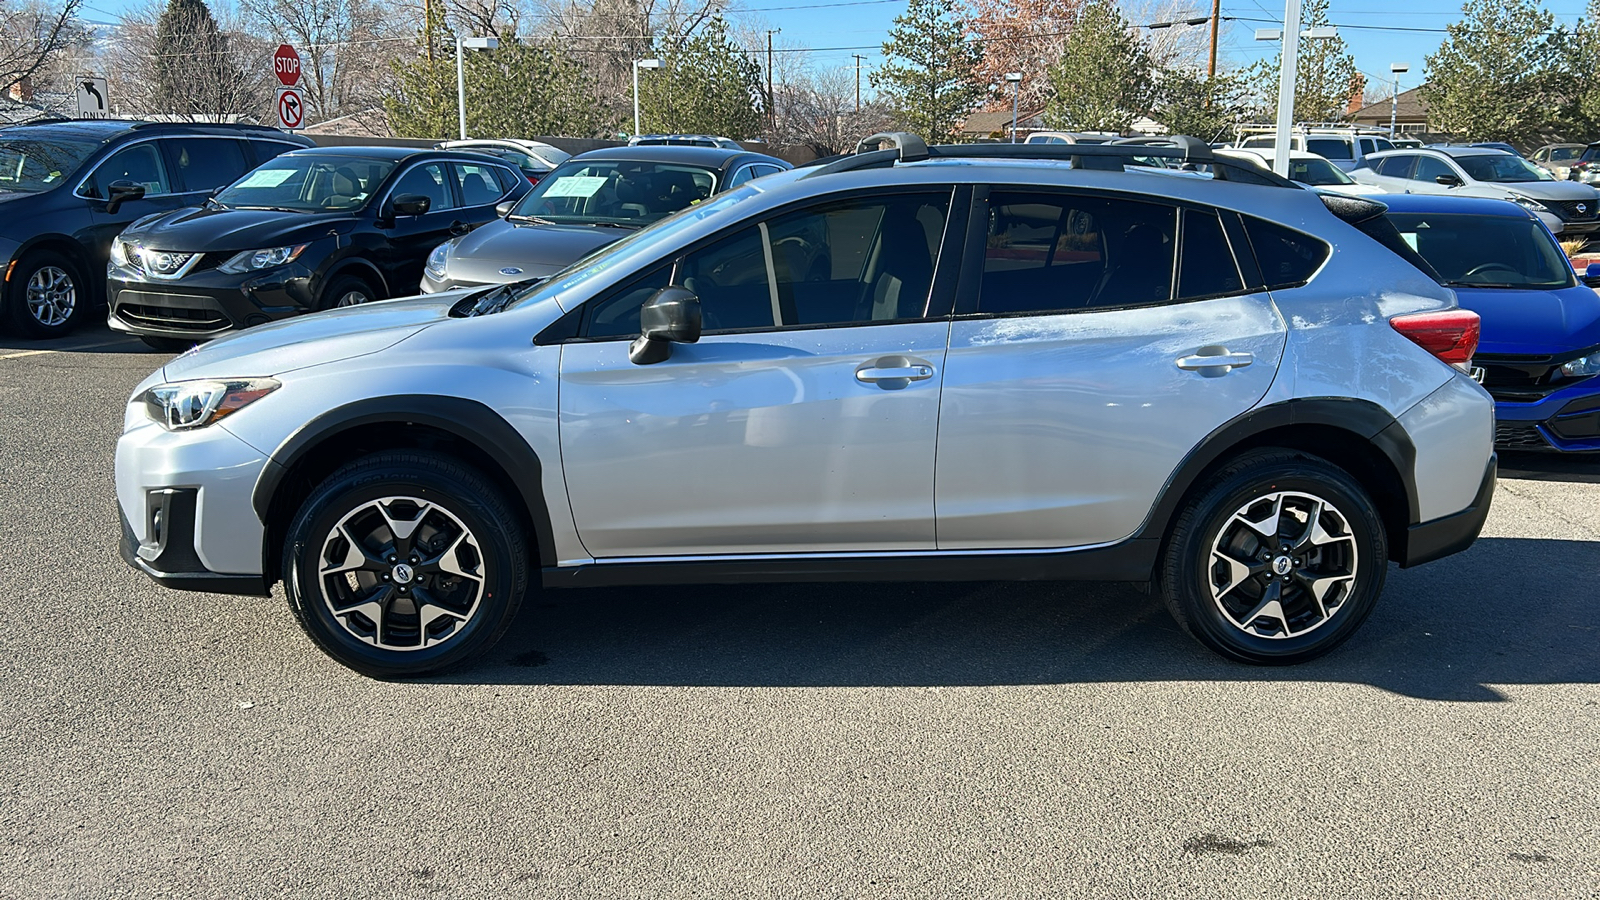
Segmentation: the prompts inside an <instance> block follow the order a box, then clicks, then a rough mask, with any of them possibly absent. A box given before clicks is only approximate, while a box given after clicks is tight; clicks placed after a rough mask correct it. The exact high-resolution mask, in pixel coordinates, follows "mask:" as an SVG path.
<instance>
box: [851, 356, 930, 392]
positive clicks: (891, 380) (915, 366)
mask: <svg viewBox="0 0 1600 900" xmlns="http://www.w3.org/2000/svg"><path fill="white" fill-rule="evenodd" d="M932 377H933V366H932V365H930V364H929V363H928V362H927V361H926V360H921V359H914V358H912V357H908V356H881V357H879V358H877V359H873V360H868V361H867V362H864V363H862V364H861V365H859V366H856V381H857V382H859V383H861V384H871V385H876V386H878V387H880V388H883V389H884V390H886V391H898V390H902V389H904V388H907V387H909V386H910V385H911V382H913V381H927V380H928V379H929V378H932Z"/></svg>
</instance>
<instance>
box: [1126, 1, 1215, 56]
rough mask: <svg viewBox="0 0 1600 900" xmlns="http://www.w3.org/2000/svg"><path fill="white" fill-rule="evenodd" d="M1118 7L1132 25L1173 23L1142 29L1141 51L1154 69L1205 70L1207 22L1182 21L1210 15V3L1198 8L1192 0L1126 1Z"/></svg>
mask: <svg viewBox="0 0 1600 900" xmlns="http://www.w3.org/2000/svg"><path fill="white" fill-rule="evenodd" d="M1122 6H1123V14H1124V15H1125V16H1127V19H1128V22H1129V23H1130V24H1132V25H1134V26H1136V27H1139V26H1146V25H1156V24H1161V23H1175V24H1168V25H1167V27H1165V28H1147V29H1144V34H1145V36H1146V37H1145V50H1146V52H1148V53H1149V54H1150V60H1151V62H1153V63H1155V66H1156V69H1157V70H1161V69H1187V70H1190V71H1196V70H1197V71H1201V72H1204V71H1205V70H1206V65H1207V63H1208V62H1209V60H1210V56H1211V25H1210V23H1209V22H1207V23H1206V24H1204V25H1186V24H1182V23H1184V22H1186V21H1188V20H1191V19H1199V18H1202V17H1206V16H1209V15H1211V4H1209V3H1207V4H1205V8H1204V9H1202V8H1201V4H1200V3H1198V2H1196V0H1126V2H1124V3H1123V5H1122Z"/></svg>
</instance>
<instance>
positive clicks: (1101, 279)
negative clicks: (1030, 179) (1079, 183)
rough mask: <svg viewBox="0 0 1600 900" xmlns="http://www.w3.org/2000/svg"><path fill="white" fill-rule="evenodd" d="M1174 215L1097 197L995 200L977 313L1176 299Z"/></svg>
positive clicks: (1008, 196)
mask: <svg viewBox="0 0 1600 900" xmlns="http://www.w3.org/2000/svg"><path fill="white" fill-rule="evenodd" d="M1176 230H1177V210H1176V209H1175V208H1173V207H1170V206H1162V205H1158V204H1154V203H1141V202H1137V201H1127V200H1109V199H1103V198H1098V197H1059V198H1052V197H1049V196H1048V195H1040V194H1038V193H1026V194H1023V193H1008V192H997V193H995V194H994V195H992V196H991V198H990V205H989V228H988V234H987V235H986V238H985V243H984V260H983V281H982V285H981V287H980V289H979V298H978V310H977V311H978V312H979V313H988V314H991V315H1005V314H1016V313H1053V312H1065V311H1070V310H1075V309H1086V308H1094V307H1118V306H1148V305H1150V304H1155V303H1165V302H1167V301H1168V300H1170V299H1171V298H1172V268H1173V258H1174V256H1175V255H1176V254H1175V242H1174V240H1173V235H1174V232H1175V231H1176Z"/></svg>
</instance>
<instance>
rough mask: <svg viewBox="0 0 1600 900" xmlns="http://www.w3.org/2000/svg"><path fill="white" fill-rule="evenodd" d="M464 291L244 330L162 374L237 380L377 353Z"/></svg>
mask: <svg viewBox="0 0 1600 900" xmlns="http://www.w3.org/2000/svg"><path fill="white" fill-rule="evenodd" d="M468 293H470V292H469V291H446V292H444V293H439V294H428V295H426V296H423V297H407V298H405V299H402V300H382V301H379V302H377V303H364V304H362V305H360V306H350V307H345V308H343V309H334V310H329V311H327V312H320V313H312V314H310V315H306V316H297V317H295V318H293V319H285V320H283V321H281V322H274V323H272V324H270V325H258V326H256V327H254V328H247V329H245V330H244V331H241V332H239V333H237V334H234V335H230V336H228V337H225V338H220V339H218V340H215V341H212V342H211V343H209V344H201V345H200V346H199V347H197V348H195V349H194V350H191V351H189V352H188V353H185V354H183V355H182V356H179V357H178V358H177V359H174V360H173V361H172V362H169V363H167V365H166V367H165V369H163V370H162V371H163V377H164V378H166V379H167V380H168V381H178V380H180V379H185V378H240V377H255V376H262V375H279V374H282V373H284V372H291V371H294V370H295V369H304V368H307V367H309V366H315V365H320V364H322V363H326V362H334V361H336V360H341V359H351V358H353V357H357V356H365V355H366V354H368V353H377V352H378V351H379V350H386V349H388V348H390V347H393V346H394V345H395V344H398V343H400V342H401V341H403V340H405V339H406V338H408V337H411V336H412V335H414V334H416V333H417V332H419V331H421V330H422V329H424V328H426V327H428V326H429V325H432V324H435V323H437V322H440V321H442V320H444V319H445V318H447V317H448V316H449V313H450V307H451V306H454V305H455V303H456V301H457V300H460V299H461V298H462V297H463V296H465V295H466V294H468Z"/></svg>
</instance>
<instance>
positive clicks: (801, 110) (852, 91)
mask: <svg viewBox="0 0 1600 900" xmlns="http://www.w3.org/2000/svg"><path fill="white" fill-rule="evenodd" d="M855 85H856V82H855V74H854V73H853V72H852V71H851V70H850V69H849V68H848V67H846V68H831V69H820V70H810V71H801V72H799V73H796V74H793V75H791V76H790V77H789V78H788V79H786V80H785V82H784V83H783V84H781V85H779V86H777V87H776V88H775V89H774V91H773V93H774V94H775V95H776V97H775V105H776V109H777V119H778V131H777V134H776V135H775V136H774V142H775V143H779V144H790V145H798V146H803V147H809V148H810V149H811V150H812V151H813V152H815V153H816V154H817V155H818V156H831V155H833V154H835V153H847V152H849V151H851V150H854V149H855V146H856V142H857V141H859V140H861V139H862V138H864V137H866V136H867V135H869V134H874V133H876V132H879V131H887V130H889V127H890V126H891V124H892V119H893V116H892V115H891V113H890V111H889V110H888V109H887V108H886V107H885V106H883V105H882V104H881V103H879V102H877V100H876V99H875V98H872V97H865V98H863V99H862V102H861V105H860V106H859V107H858V106H857V105H856V87H855Z"/></svg>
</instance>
